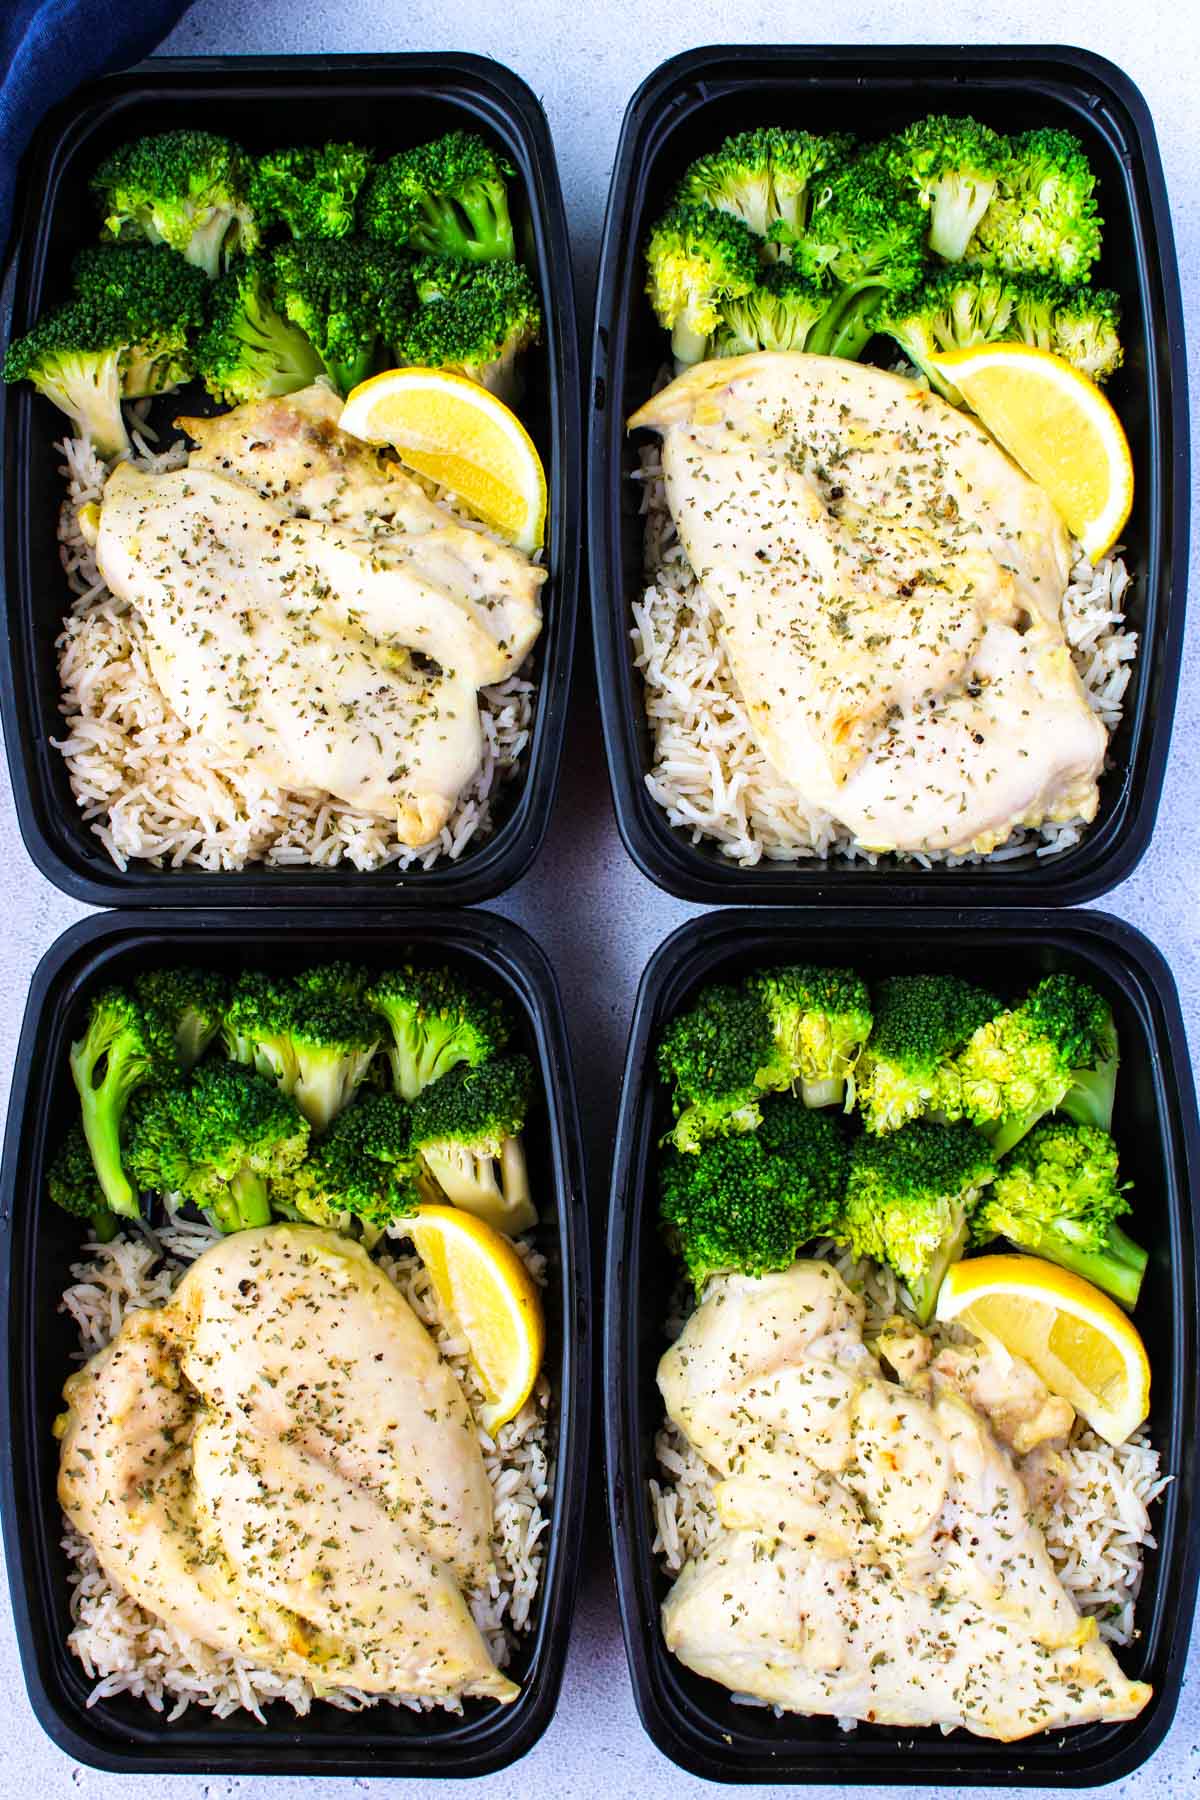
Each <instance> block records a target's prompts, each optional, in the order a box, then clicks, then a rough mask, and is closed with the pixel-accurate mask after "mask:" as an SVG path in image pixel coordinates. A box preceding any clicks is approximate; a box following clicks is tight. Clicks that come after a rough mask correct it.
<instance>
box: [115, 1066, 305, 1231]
mask: <svg viewBox="0 0 1200 1800" xmlns="http://www.w3.org/2000/svg"><path fill="white" fill-rule="evenodd" d="M308 1129H309V1128H308V1120H307V1119H306V1118H305V1117H304V1114H303V1113H302V1112H301V1111H300V1109H299V1107H298V1106H297V1105H296V1103H295V1102H294V1101H293V1100H290V1099H289V1098H288V1097H287V1095H286V1094H283V1093H281V1092H280V1090H279V1088H278V1087H277V1086H276V1085H275V1083H274V1082H273V1081H271V1080H270V1079H269V1078H268V1077H266V1076H263V1075H257V1074H255V1072H254V1071H253V1070H252V1069H243V1068H239V1067H238V1066H237V1065H236V1064H233V1063H223V1062H217V1063H204V1064H202V1065H201V1066H200V1067H199V1068H198V1069H196V1070H195V1071H194V1072H193V1074H192V1076H191V1079H190V1080H188V1081H174V1082H164V1083H163V1084H162V1085H161V1086H158V1087H155V1088H152V1089H151V1090H150V1091H149V1092H148V1093H147V1094H146V1095H145V1097H144V1098H143V1099H142V1100H141V1101H140V1103H139V1105H138V1106H137V1108H136V1109H135V1113H134V1117H133V1123H132V1129H131V1131H130V1137H129V1167H130V1169H131V1170H132V1172H133V1174H134V1176H135V1177H136V1179H137V1181H138V1183H139V1185H140V1186H141V1187H143V1188H147V1189H150V1190H151V1191H152V1192H155V1193H159V1194H179V1195H180V1196H182V1198H183V1199H185V1200H190V1201H192V1202H193V1203H194V1204H195V1205H196V1206H199V1207H202V1208H203V1209H204V1211H205V1212H206V1213H207V1214H208V1216H209V1218H210V1219H211V1221H212V1223H213V1224H214V1225H216V1226H217V1227H218V1229H219V1230H221V1231H226V1232H228V1231H242V1230H244V1229H245V1228H246V1227H248V1226H253V1225H269V1224H270V1222H271V1205H270V1188H271V1182H272V1181H273V1180H274V1179H276V1178H280V1177H286V1176H287V1175H288V1173H289V1172H290V1171H291V1170H293V1169H295V1168H296V1167H297V1165H298V1164H300V1163H301V1162H303V1160H304V1156H305V1153H306V1151H307V1149H308Z"/></svg>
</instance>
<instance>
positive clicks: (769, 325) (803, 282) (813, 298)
mask: <svg viewBox="0 0 1200 1800" xmlns="http://www.w3.org/2000/svg"><path fill="white" fill-rule="evenodd" d="M833 298H834V294H833V292H832V291H831V290H830V289H829V288H828V287H822V286H821V284H820V283H819V282H816V281H813V280H811V279H810V278H809V277H808V276H807V275H802V274H801V273H800V271H799V269H794V268H792V266H791V264H790V263H774V264H773V265H772V266H771V267H770V268H769V269H766V270H764V271H763V275H762V279H761V280H760V281H759V282H758V283H757V285H756V286H755V287H753V288H751V290H750V292H749V293H748V294H743V295H741V296H739V297H738V298H737V299H736V300H727V301H726V302H725V303H724V305H723V306H722V308H721V317H720V322H719V323H718V325H717V329H716V332H715V334H714V336H713V340H712V344H711V346H710V354H711V355H713V356H747V355H749V354H750V353H751V352H753V351H755V350H803V349H804V348H805V347H806V346H807V344H808V340H809V338H810V337H811V335H812V333H813V331H814V330H815V328H816V325H817V322H818V321H819V320H820V319H822V318H823V317H824V316H825V313H826V312H827V310H828V308H829V307H830V305H831V304H832V302H833Z"/></svg>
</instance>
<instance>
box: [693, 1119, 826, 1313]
mask: <svg viewBox="0 0 1200 1800" xmlns="http://www.w3.org/2000/svg"><path fill="white" fill-rule="evenodd" d="M846 1167H847V1157H846V1149H845V1145H844V1143H843V1141H842V1138H841V1134H840V1133H839V1131H838V1128H837V1126H836V1125H835V1124H834V1123H833V1121H832V1120H831V1119H830V1118H829V1116H828V1115H827V1114H824V1113H814V1112H810V1111H809V1110H808V1108H807V1107H805V1106H804V1105H803V1104H802V1102H800V1101H798V1100H794V1099H792V1098H790V1097H787V1098H772V1099H768V1100H765V1101H764V1102H763V1105H762V1124H761V1126H760V1127H759V1129H758V1130H757V1131H751V1132H744V1133H742V1134H740V1135H737V1136H733V1137H719V1138H714V1139H713V1140H712V1141H711V1142H710V1143H706V1144H705V1145H703V1147H702V1148H701V1150H700V1153H699V1155H689V1154H685V1153H684V1152H682V1151H680V1150H675V1149H670V1150H668V1151H667V1152H666V1154H665V1156H664V1157H663V1160H662V1163H661V1165H660V1169H659V1192H660V1201H659V1215H660V1217H661V1219H662V1221H663V1224H664V1225H665V1226H666V1227H667V1230H668V1234H669V1235H670V1237H671V1239H672V1241H673V1242H674V1243H675V1244H676V1245H677V1247H678V1249H679V1251H680V1254H681V1255H682V1257H683V1260H684V1262H685V1264H686V1266H687V1270H688V1274H689V1275H690V1276H691V1278H692V1281H693V1283H694V1284H695V1288H696V1292H697V1295H699V1293H700V1292H701V1291H702V1289H703V1287H704V1284H705V1282H706V1281H708V1279H709V1278H710V1276H713V1275H718V1274H722V1273H728V1272H729V1271H731V1270H737V1271H739V1272H740V1273H742V1274H745V1275H764V1274H766V1273H768V1272H769V1271H771V1270H776V1269H786V1268H788V1267H790V1265H791V1264H792V1263H793V1262H794V1260H795V1258H796V1254H797V1252H798V1250H799V1249H800V1247H801V1245H803V1244H805V1243H807V1242H808V1241H809V1240H810V1239H812V1238H817V1237H823V1236H825V1235H826V1234H827V1233H829V1232H831V1231H833V1230H834V1229H835V1227H836V1224H837V1221H838V1219H839V1216H840V1212H841V1206H842V1199H843V1195H844V1192H845V1185H846Z"/></svg>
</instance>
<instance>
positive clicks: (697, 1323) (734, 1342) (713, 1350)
mask: <svg viewBox="0 0 1200 1800" xmlns="http://www.w3.org/2000/svg"><path fill="white" fill-rule="evenodd" d="M862 1319H863V1309H862V1303H861V1301H860V1300H858V1299H857V1298H856V1297H855V1296H854V1295H853V1294H852V1293H851V1292H850V1290H849V1289H848V1288H847V1287H846V1285H845V1283H844V1282H843V1281H842V1279H841V1277H840V1276H839V1275H838V1274H837V1272H836V1270H834V1269H833V1268H831V1267H830V1266H829V1265H828V1264H825V1263H819V1262H798V1263H796V1264H794V1265H793V1267H792V1268H791V1269H789V1270H787V1271H785V1272H784V1273H782V1274H776V1275H767V1276H764V1277H762V1278H761V1279H759V1280H756V1279H753V1278H751V1277H747V1276H736V1275H732V1276H725V1277H723V1278H721V1279H719V1280H717V1281H715V1282H712V1283H710V1285H709V1287H708V1289H707V1292H706V1297H705V1300H704V1302H703V1304H702V1305H701V1306H700V1307H699V1308H698V1309H697V1310H696V1312H695V1313H693V1315H692V1317H691V1318H690V1319H689V1321H688V1323H687V1325H686V1327H685V1329H684V1331H683V1333H682V1335H681V1336H680V1338H679V1339H678V1341H677V1342H676V1343H675V1344H674V1345H673V1346H672V1348H671V1349H670V1350H669V1351H668V1352H667V1354H666V1355H665V1356H664V1357H663V1359H662V1362H661V1363H660V1365H659V1374H658V1380H659V1387H660V1389H661V1391H662V1395H663V1399H664V1401H665V1402H666V1407H667V1412H668V1414H669V1416H670V1418H671V1419H672V1420H673V1421H674V1422H675V1424H676V1425H677V1426H678V1427H679V1428H680V1429H681V1430H682V1431H683V1432H684V1433H685V1434H686V1436H687V1437H688V1439H689V1440H690V1442H691V1443H692V1444H693V1446H694V1447H695V1448H696V1449H697V1450H698V1451H699V1452H700V1454H701V1455H702V1456H703V1458H704V1459H705V1461H706V1462H707V1463H708V1464H709V1465H710V1466H711V1468H712V1469H713V1470H714V1472H715V1476H716V1488H715V1500H716V1508H717V1514H718V1518H719V1519H720V1524H721V1528H720V1529H719V1530H718V1531H717V1532H716V1535H715V1536H714V1537H713V1538H711V1539H710V1541H709V1542H708V1544H707V1546H706V1547H705V1549H704V1550H703V1551H702V1552H701V1553H700V1554H699V1555H698V1556H696V1557H695V1558H693V1559H692V1560H691V1561H689V1562H688V1563H687V1564H685V1566H684V1568H683V1571H682V1572H681V1574H680V1576H679V1578H678V1580H677V1581H676V1582H675V1585H674V1586H673V1587H672V1589H671V1591H670V1593H669V1594H668V1596H667V1599H666V1602H665V1604H664V1606H663V1631H664V1635H665V1637H666V1641H667V1645H668V1647H669V1648H670V1649H671V1650H672V1651H673V1652H674V1653H675V1655H676V1656H678V1657H679V1659H680V1660H681V1662H683V1663H685V1664H686V1665H687V1666H688V1667H689V1668H691V1669H694V1670H695V1671H696V1672H697V1673H698V1674H701V1675H705V1676H707V1677H709V1678H710V1679H711V1680H714V1681H719V1682H721V1683H722V1684H723V1685H724V1686H726V1687H728V1688H730V1689H732V1690H733V1691H734V1692H737V1693H745V1694H752V1695H755V1696H757V1697H758V1698H760V1699H763V1700H766V1701H769V1702H771V1703H772V1704H774V1705H778V1706H781V1707H786V1708H788V1709H789V1710H792V1711H796V1712H804V1713H828V1714H832V1715H834V1716H836V1717H839V1718H857V1719H863V1720H870V1721H872V1722H874V1723H877V1724H890V1725H901V1726H914V1725H943V1726H955V1725H961V1726H965V1727H967V1728H968V1729H969V1730H971V1731H973V1732H976V1733H977V1734H979V1735H980V1736H984V1737H994V1738H999V1739H1001V1740H1003V1741H1006V1742H1007V1741H1011V1740H1014V1739H1017V1738H1021V1737H1025V1736H1027V1735H1028V1734H1029V1733H1031V1732H1035V1731H1043V1730H1048V1729H1052V1728H1058V1727H1061V1726H1066V1725H1078V1724H1084V1723H1087V1722H1090V1721H1093V1720H1097V1719H1128V1718H1133V1717H1134V1716H1135V1715H1136V1714H1137V1713H1138V1712H1140V1710H1141V1709H1142V1707H1143V1706H1145V1704H1146V1702H1147V1701H1148V1700H1149V1698H1150V1691H1151V1690H1150V1689H1149V1688H1148V1687H1147V1686H1145V1684H1144V1683H1141V1682H1132V1681H1128V1680H1126V1678H1125V1677H1124V1675H1122V1673H1121V1670H1120V1668H1119V1667H1118V1665H1117V1662H1116V1659H1115V1658H1114V1657H1113V1655H1112V1653H1111V1652H1110V1651H1109V1650H1108V1649H1107V1648H1106V1646H1105V1645H1103V1644H1102V1643H1101V1642H1100V1641H1099V1640H1098V1638H1097V1637H1096V1627H1095V1624H1094V1622H1093V1621H1091V1620H1088V1619H1084V1618H1082V1617H1081V1616H1080V1614H1079V1613H1078V1611H1077V1610H1076V1608H1075V1605H1074V1603H1073V1601H1072V1600H1071V1598H1070V1596H1069V1595H1068V1594H1067V1592H1066V1590H1065V1589H1064V1587H1063V1586H1062V1584H1061V1582H1060V1581H1059V1580H1058V1577H1057V1576H1056V1575H1055V1573H1054V1570H1053V1567H1052V1565H1051V1563H1050V1560H1049V1557H1048V1555H1047V1552H1046V1546H1045V1542H1044V1540H1043V1538H1042V1535H1041V1532H1040V1531H1039V1530H1038V1529H1037V1527H1036V1525H1035V1524H1034V1523H1033V1522H1032V1519H1031V1516H1030V1502H1029V1497H1028V1495H1027V1494H1026V1491H1025V1488H1024V1485H1023V1483H1022V1481H1021V1477H1020V1475H1019V1474H1018V1472H1017V1470H1016V1468H1015V1467H1014V1465H1013V1463H1012V1460H1011V1458H1010V1456H1009V1455H1008V1452H1007V1451H1006V1450H1005V1449H1004V1448H1003V1447H1002V1446H1001V1445H1000V1444H999V1443H997V1441H996V1439H995V1438H994V1437H993V1435H992V1432H991V1430H990V1428H989V1426H988V1424H987V1422H986V1420H985V1419H983V1418H982V1417H981V1416H980V1414H979V1413H977V1412H976V1411H975V1410H974V1408H973V1407H972V1406H971V1405H970V1404H968V1402H967V1401H966V1400H965V1399H963V1398H962V1396H961V1394H960V1393H959V1392H957V1391H956V1390H955V1389H954V1388H953V1387H952V1386H951V1384H950V1383H949V1382H948V1381H947V1382H945V1383H944V1384H939V1382H938V1381H937V1380H936V1378H935V1379H934V1380H933V1383H932V1397H930V1398H926V1397H924V1396H923V1395H922V1394H920V1393H917V1392H913V1391H909V1390H907V1389H905V1388H904V1387H901V1386H899V1385H898V1384H896V1383H895V1382H891V1381H887V1380H885V1379H884V1377H883V1376H882V1374H881V1372H880V1369H879V1365H878V1363H877V1362H876V1360H875V1358H874V1357H873V1356H872V1355H871V1353H870V1351H869V1350H867V1348H866V1346H865V1345H864V1343H863V1339H862Z"/></svg>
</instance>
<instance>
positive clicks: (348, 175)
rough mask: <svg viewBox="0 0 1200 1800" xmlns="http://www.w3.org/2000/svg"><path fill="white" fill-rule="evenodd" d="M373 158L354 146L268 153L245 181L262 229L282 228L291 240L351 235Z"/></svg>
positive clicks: (368, 153)
mask: <svg viewBox="0 0 1200 1800" xmlns="http://www.w3.org/2000/svg"><path fill="white" fill-rule="evenodd" d="M372 160H373V158H372V155H371V152H370V151H369V150H364V149H363V148H362V147H361V145H358V144H326V145H325V146H324V148H323V149H320V150H318V149H315V148H313V146H312V145H305V146H303V147H301V148H299V149H292V150H270V151H268V152H267V154H266V155H265V156H260V157H259V158H258V160H257V162H256V163H255V164H254V166H253V168H252V170H251V172H250V178H249V183H248V199H249V203H250V206H251V207H252V209H253V211H254V215H255V218H256V219H257V220H258V223H259V226H260V228H261V229H262V230H263V231H268V230H269V229H270V228H271V226H273V225H283V226H285V227H286V229H287V230H288V231H290V232H291V234H292V236H293V237H294V238H344V237H349V236H350V234H351V232H353V230H354V208H355V202H356V201H357V199H358V192H359V189H360V188H361V187H362V185H363V182H364V181H365V180H366V179H367V175H368V174H369V172H370V168H371V163H372Z"/></svg>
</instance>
